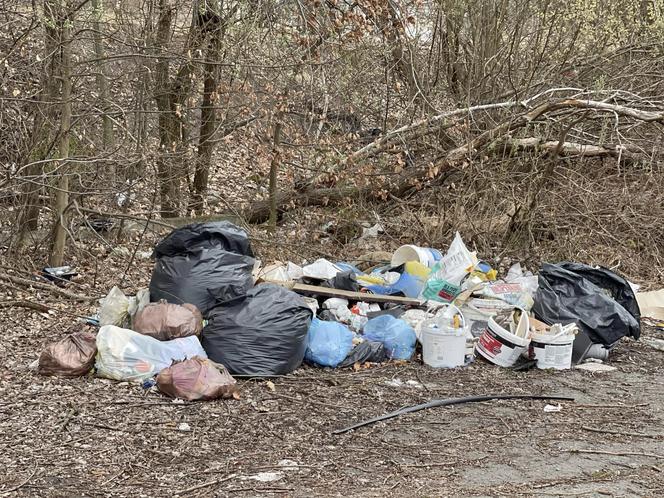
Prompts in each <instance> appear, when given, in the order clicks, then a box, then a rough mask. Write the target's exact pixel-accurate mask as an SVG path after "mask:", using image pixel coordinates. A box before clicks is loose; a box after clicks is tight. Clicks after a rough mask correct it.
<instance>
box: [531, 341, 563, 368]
mask: <svg viewBox="0 0 664 498" xmlns="http://www.w3.org/2000/svg"><path fill="white" fill-rule="evenodd" d="M533 349H534V352H535V358H536V359H537V366H538V367H539V368H557V369H565V368H570V367H571V362H572V343H570V344H545V345H544V347H543V348H541V347H535V348H533Z"/></svg>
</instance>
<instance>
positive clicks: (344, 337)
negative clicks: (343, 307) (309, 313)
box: [304, 318, 353, 367]
mask: <svg viewBox="0 0 664 498" xmlns="http://www.w3.org/2000/svg"><path fill="white" fill-rule="evenodd" d="M308 339H309V342H308V345H307V351H306V353H305V354H304V358H305V360H307V361H308V362H309V363H313V364H315V365H320V366H322V367H336V366H337V365H339V363H341V362H342V361H344V359H345V358H346V356H348V353H350V351H351V349H353V333H352V332H351V331H350V330H349V329H348V327H346V326H345V325H343V324H341V323H337V322H325V321H323V320H319V319H318V318H314V319H313V320H312V322H311V326H310V327H309V334H308Z"/></svg>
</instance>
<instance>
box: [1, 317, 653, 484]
mask: <svg viewBox="0 0 664 498" xmlns="http://www.w3.org/2000/svg"><path fill="white" fill-rule="evenodd" d="M76 312H77V310H75V309H73V308H72V307H71V306H70V307H68V308H67V309H66V311H64V310H60V311H58V312H56V313H55V314H54V315H45V314H39V313H37V312H33V311H30V310H23V309H11V310H2V323H3V324H4V330H3V340H2V342H1V343H0V352H1V355H2V358H3V360H4V361H3V364H2V367H0V413H1V417H0V428H1V431H0V466H1V467H2V469H3V472H1V473H0V493H2V494H14V495H17V496H74V495H76V496H174V495H176V494H177V493H180V494H181V495H182V496H227V495H238V496H270V495H275V496H312V495H314V496H404V495H408V496H497V495H509V496H513V495H530V496H549V495H550V496H577V495H584V496H661V495H662V493H663V492H664V445H663V444H662V441H663V439H664V429H663V428H662V427H663V426H664V424H663V422H664V410H663V407H664V389H663V383H664V380H663V379H664V377H663V376H662V373H664V366H663V362H662V358H663V356H662V355H663V353H662V352H660V351H657V350H654V349H652V348H650V347H649V346H647V345H646V344H644V343H641V342H634V341H627V340H624V341H623V342H622V343H621V344H620V345H619V347H618V348H617V349H616V350H615V353H614V354H613V355H612V357H611V361H610V364H611V365H613V366H615V367H617V370H615V371H613V372H608V373H602V374H599V373H596V374H592V373H589V372H584V371H580V370H571V371H561V372H548V371H538V370H531V371H528V372H514V371H511V370H507V369H501V368H498V367H495V366H492V365H489V364H487V363H484V362H481V361H477V362H475V363H474V364H472V365H471V366H469V367H467V368H459V369H454V370H434V369H431V368H428V367H426V366H423V365H422V364H421V363H420V362H418V361H414V362H411V363H405V364H385V365H382V366H376V367H374V368H369V369H363V370H360V371H354V370H353V369H346V370H336V371H333V370H319V369H314V368H309V367H302V368H300V369H299V370H297V371H296V372H295V373H294V374H292V375H288V376H285V377H282V378H275V379H271V381H270V382H272V383H273V385H272V384H270V383H269V382H268V381H267V380H266V379H260V380H240V386H241V399H240V400H227V401H215V402H200V403H176V402H173V401H172V400H170V399H168V398H166V397H164V396H162V395H161V394H159V393H158V392H155V391H154V390H148V391H146V390H144V389H143V388H142V387H140V386H138V385H135V384H128V383H118V382H113V381H109V380H105V379H99V378H94V377H87V378H79V379H59V378H47V377H41V376H39V375H37V374H36V372H34V371H31V370H29V369H28V365H29V364H30V363H31V362H33V361H34V360H35V359H36V358H37V357H38V354H39V351H40V350H41V348H42V346H43V345H44V344H45V343H46V342H48V341H51V340H54V339H56V338H59V337H60V335H61V334H62V332H61V330H63V329H64V327H62V325H61V322H63V321H67V320H66V318H67V317H69V320H71V315H70V313H76ZM78 312H79V313H81V314H83V313H85V310H84V309H81V310H79V311H78ZM643 333H644V335H651V336H655V335H659V336H660V337H661V336H662V333H661V331H659V332H658V331H656V330H655V329H653V328H648V327H644V331H643ZM396 379H399V380H400V381H401V383H402V384H403V385H401V386H395V385H392V384H398V383H399V382H396V383H395V382H394V381H395V380H396ZM408 381H413V382H411V383H410V384H408ZM493 393H503V394H561V395H569V396H573V397H574V398H575V401H574V402H564V403H562V411H560V412H557V413H545V412H544V406H545V405H546V402H543V401H493V402H487V403H479V404H467V405H459V406H453V407H447V408H436V409H431V410H425V411H421V412H418V413H415V414H410V415H405V416H402V417H400V418H397V419H393V420H390V421H387V422H383V423H379V424H375V425H372V426H369V427H365V428H361V429H358V430H356V431H354V432H349V433H346V434H343V435H333V434H331V431H333V430H335V429H338V428H341V427H345V426H347V425H350V424H352V423H354V422H358V421H360V420H363V419H365V418H371V417H374V416H376V415H380V414H382V413H384V412H388V411H392V410H395V409H397V408H400V407H403V406H407V405H411V404H417V403H421V402H425V401H428V400H430V399H433V398H446V397H461V396H468V395H475V394H493ZM183 424H186V425H183ZM602 431H605V432H602ZM602 452H606V454H605V453H602ZM285 460H286V462H284V461H285Z"/></svg>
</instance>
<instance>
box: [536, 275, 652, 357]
mask: <svg viewBox="0 0 664 498" xmlns="http://www.w3.org/2000/svg"><path fill="white" fill-rule="evenodd" d="M533 312H534V314H535V317H536V318H537V319H538V320H541V321H543V322H545V323H548V324H554V323H561V324H563V325H567V324H568V323H576V324H577V325H578V327H579V330H580V331H581V332H582V333H586V334H587V335H588V336H589V337H590V339H591V340H592V342H593V343H601V344H604V345H605V346H611V345H613V344H614V343H615V342H617V341H618V340H619V339H620V338H621V337H624V336H630V337H633V338H634V339H638V338H639V336H640V333H641V329H640V324H639V320H640V311H639V306H638V303H637V301H636V297H635V296H634V292H633V290H632V289H631V287H630V286H629V284H628V283H627V281H626V280H625V279H623V278H622V277H620V276H618V275H616V274H615V273H613V272H612V271H610V270H608V269H606V268H592V267H590V266H587V265H582V264H578V263H561V264H559V265H553V264H545V265H543V266H542V270H541V271H540V273H539V288H538V289H537V293H536V294H535V305H534V307H533Z"/></svg>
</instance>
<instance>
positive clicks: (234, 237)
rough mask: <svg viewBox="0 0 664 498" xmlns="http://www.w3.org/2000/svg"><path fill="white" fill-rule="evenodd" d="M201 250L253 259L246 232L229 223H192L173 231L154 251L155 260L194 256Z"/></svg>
mask: <svg viewBox="0 0 664 498" xmlns="http://www.w3.org/2000/svg"><path fill="white" fill-rule="evenodd" d="M201 249H222V250H224V251H228V252H232V253H235V254H242V255H244V256H251V257H252V258H253V257H254V253H253V251H252V250H251V242H250V241H249V236H248V235H247V232H245V231H244V230H242V229H241V228H240V227H237V226H235V225H233V224H232V223H231V222H230V221H210V222H207V223H193V224H191V225H187V226H184V227H182V228H178V229H176V230H173V231H172V232H171V233H170V234H169V235H167V236H166V238H164V240H162V241H161V242H160V243H159V244H157V246H156V247H155V249H154V256H155V258H161V257H163V256H182V255H184V254H194V253H197V252H199V251H200V250H201Z"/></svg>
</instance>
